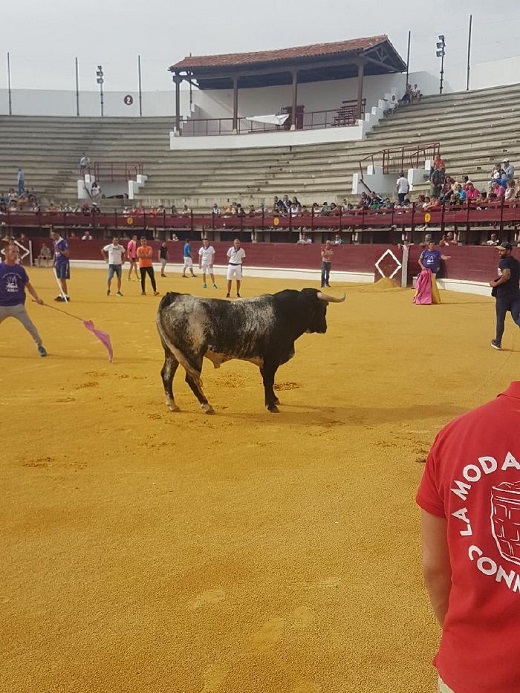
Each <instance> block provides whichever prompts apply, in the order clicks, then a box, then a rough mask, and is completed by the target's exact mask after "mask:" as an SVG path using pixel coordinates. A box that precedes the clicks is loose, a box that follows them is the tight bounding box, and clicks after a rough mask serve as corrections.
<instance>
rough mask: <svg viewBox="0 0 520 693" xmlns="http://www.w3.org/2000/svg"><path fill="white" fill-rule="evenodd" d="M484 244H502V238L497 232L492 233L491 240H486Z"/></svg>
mask: <svg viewBox="0 0 520 693" xmlns="http://www.w3.org/2000/svg"><path fill="white" fill-rule="evenodd" d="M482 245H495V246H496V245H500V240H499V238H498V236H497V234H496V233H492V234H491V236H490V237H489V240H487V241H484V242H483V243H482Z"/></svg>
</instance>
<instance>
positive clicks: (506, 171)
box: [502, 159, 515, 188]
mask: <svg viewBox="0 0 520 693" xmlns="http://www.w3.org/2000/svg"><path fill="white" fill-rule="evenodd" d="M514 177H515V167H514V166H513V165H512V164H510V163H509V159H504V160H503V161H502V187H504V188H505V187H506V185H507V183H508V182H509V181H510V180H513V178H514Z"/></svg>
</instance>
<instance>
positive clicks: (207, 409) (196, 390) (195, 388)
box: [186, 357, 215, 414]
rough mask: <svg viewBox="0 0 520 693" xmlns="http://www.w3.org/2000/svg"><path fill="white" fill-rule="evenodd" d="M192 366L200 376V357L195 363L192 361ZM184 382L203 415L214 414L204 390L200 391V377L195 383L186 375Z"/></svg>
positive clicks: (193, 379)
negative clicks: (197, 401) (198, 403)
mask: <svg viewBox="0 0 520 693" xmlns="http://www.w3.org/2000/svg"><path fill="white" fill-rule="evenodd" d="M192 365H193V367H194V368H195V370H196V371H197V372H198V374H199V376H200V374H201V373H202V357H200V359H197V360H196V362H195V363H194V362H193V361H192ZM186 382H187V383H188V385H189V386H190V389H191V391H192V392H193V394H194V395H195V397H196V398H197V399H198V400H199V402H200V406H201V408H202V411H203V412H204V413H205V414H214V413H215V412H214V410H213V407H212V406H211V404H210V403H209V402H208V400H207V398H206V395H205V394H204V390H203V389H202V381H201V379H200V377H199V378H198V379H197V381H196V380H195V378H193V377H192V376H191V375H190V374H189V373H186Z"/></svg>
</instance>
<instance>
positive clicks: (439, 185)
mask: <svg viewBox="0 0 520 693" xmlns="http://www.w3.org/2000/svg"><path fill="white" fill-rule="evenodd" d="M439 160H440V161H442V159H440V157H439ZM445 180H446V176H445V172H444V168H440V167H436V166H435V164H434V167H433V168H432V169H431V171H430V183H431V189H430V196H431V197H437V198H438V197H440V196H441V194H442V190H443V185H444V182H445Z"/></svg>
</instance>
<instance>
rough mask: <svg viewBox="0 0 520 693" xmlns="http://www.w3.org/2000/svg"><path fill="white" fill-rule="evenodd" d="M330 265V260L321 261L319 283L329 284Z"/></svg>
mask: <svg viewBox="0 0 520 693" xmlns="http://www.w3.org/2000/svg"><path fill="white" fill-rule="evenodd" d="M331 266H332V263H331V262H322V263H321V285H322V286H328V285H329V279H330V268H331Z"/></svg>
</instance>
